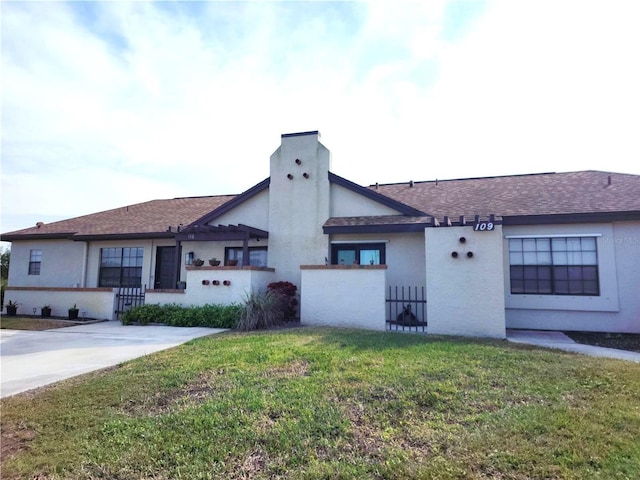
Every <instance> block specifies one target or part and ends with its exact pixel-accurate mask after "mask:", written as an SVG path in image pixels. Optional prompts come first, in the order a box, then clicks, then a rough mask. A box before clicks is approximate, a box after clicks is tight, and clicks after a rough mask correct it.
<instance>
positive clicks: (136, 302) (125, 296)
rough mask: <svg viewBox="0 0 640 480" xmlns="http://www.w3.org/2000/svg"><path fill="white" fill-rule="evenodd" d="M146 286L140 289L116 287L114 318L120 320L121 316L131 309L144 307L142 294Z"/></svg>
mask: <svg viewBox="0 0 640 480" xmlns="http://www.w3.org/2000/svg"><path fill="white" fill-rule="evenodd" d="M145 289H146V285H145V286H142V287H118V293H116V318H117V319H118V320H122V314H123V313H124V312H126V311H127V310H131V309H132V308H133V307H138V306H141V305H144V292H145Z"/></svg>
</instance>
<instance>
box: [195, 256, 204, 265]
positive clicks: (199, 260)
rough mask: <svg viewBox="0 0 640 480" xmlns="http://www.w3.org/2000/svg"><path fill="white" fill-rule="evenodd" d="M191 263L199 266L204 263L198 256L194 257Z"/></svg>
mask: <svg viewBox="0 0 640 480" xmlns="http://www.w3.org/2000/svg"><path fill="white" fill-rule="evenodd" d="M192 265H193V266H194V267H201V266H202V265H204V260H201V259H199V258H196V259H195V260H194V261H193V262H192Z"/></svg>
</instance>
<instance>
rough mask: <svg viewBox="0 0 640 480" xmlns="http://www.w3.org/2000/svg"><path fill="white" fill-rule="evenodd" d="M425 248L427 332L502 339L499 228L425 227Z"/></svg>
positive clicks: (502, 300)
mask: <svg viewBox="0 0 640 480" xmlns="http://www.w3.org/2000/svg"><path fill="white" fill-rule="evenodd" d="M461 237H464V238H465V239H466V241H465V242H464V243H461V242H460V238H461ZM425 246H426V248H425V249H426V274H427V320H428V322H429V325H428V333H432V334H442V335H465V336H479V337H494V338H505V336H506V331H505V310H504V270H503V256H502V227H501V226H497V227H496V229H495V230H494V231H490V232H486V231H485V232H474V231H473V227H471V226H469V227H436V228H426V229H425ZM452 252H457V253H458V257H457V258H453V257H452V256H451V253H452ZM468 252H472V253H473V257H472V258H469V257H467V253H468Z"/></svg>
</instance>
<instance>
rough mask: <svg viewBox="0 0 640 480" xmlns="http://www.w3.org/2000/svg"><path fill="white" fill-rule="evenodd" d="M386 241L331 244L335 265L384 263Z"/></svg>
mask: <svg viewBox="0 0 640 480" xmlns="http://www.w3.org/2000/svg"><path fill="white" fill-rule="evenodd" d="M385 261H386V260H385V248H384V243H344V244H343V243H340V244H333V245H331V263H332V264H333V265H383V264H384V263H385Z"/></svg>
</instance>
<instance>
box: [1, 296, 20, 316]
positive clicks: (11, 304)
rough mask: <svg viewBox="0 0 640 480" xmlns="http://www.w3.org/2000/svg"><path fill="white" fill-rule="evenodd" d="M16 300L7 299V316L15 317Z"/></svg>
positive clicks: (16, 310)
mask: <svg viewBox="0 0 640 480" xmlns="http://www.w3.org/2000/svg"><path fill="white" fill-rule="evenodd" d="M18 305H20V304H19V303H18V302H14V301H13V300H9V303H7V305H6V306H5V308H6V309H7V317H15V316H16V315H17V313H18Z"/></svg>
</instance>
